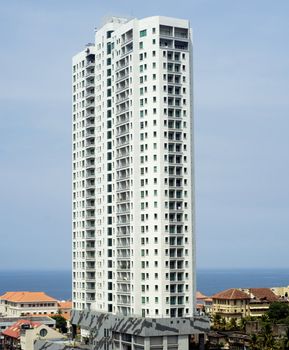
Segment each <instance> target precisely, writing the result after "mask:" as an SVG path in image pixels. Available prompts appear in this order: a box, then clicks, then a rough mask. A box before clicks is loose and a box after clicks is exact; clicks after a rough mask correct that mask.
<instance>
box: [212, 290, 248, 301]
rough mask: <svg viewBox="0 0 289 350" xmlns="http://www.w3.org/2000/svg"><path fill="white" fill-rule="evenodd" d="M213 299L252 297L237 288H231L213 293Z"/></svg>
mask: <svg viewBox="0 0 289 350" xmlns="http://www.w3.org/2000/svg"><path fill="white" fill-rule="evenodd" d="M212 299H226V300H244V299H250V296H249V295H248V294H247V293H245V292H242V291H240V290H239V289H237V288H230V289H227V290H224V291H222V292H219V293H217V294H215V295H213V296H212Z"/></svg>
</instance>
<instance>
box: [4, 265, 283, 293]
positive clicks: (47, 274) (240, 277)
mask: <svg viewBox="0 0 289 350" xmlns="http://www.w3.org/2000/svg"><path fill="white" fill-rule="evenodd" d="M71 285H72V281H71V271H69V270H66V271H45V270H44V271H37V270H34V271H27V270H25V271H24V270H23V271H20V270H17V271H16V270H13V271H7V270H6V271H4V270H0V295H2V294H3V293H5V292H6V291H43V292H45V293H47V294H48V295H50V296H52V297H54V298H56V299H58V300H67V299H71ZM288 285H289V269H198V270H197V290H199V291H201V292H202V293H203V294H205V295H207V296H211V295H213V294H215V293H217V292H219V291H221V290H224V289H228V288H247V287H277V286H288Z"/></svg>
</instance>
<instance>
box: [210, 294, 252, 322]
mask: <svg viewBox="0 0 289 350" xmlns="http://www.w3.org/2000/svg"><path fill="white" fill-rule="evenodd" d="M250 299H251V298H250V296H249V295H248V294H247V293H245V292H243V291H241V290H239V289H237V288H231V289H227V290H224V291H222V292H219V293H217V294H215V295H213V296H212V300H213V305H212V315H213V316H214V315H219V316H221V317H222V318H224V319H225V320H226V321H230V320H231V319H236V320H239V319H241V318H244V317H247V316H249V315H250V309H249V303H250Z"/></svg>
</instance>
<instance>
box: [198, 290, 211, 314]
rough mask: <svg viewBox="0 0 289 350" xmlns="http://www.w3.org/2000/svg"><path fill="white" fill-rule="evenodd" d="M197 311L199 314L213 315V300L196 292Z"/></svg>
mask: <svg viewBox="0 0 289 350" xmlns="http://www.w3.org/2000/svg"><path fill="white" fill-rule="evenodd" d="M196 303H197V311H198V312H199V314H201V315H203V314H205V315H210V314H211V313H212V305H213V299H212V298H210V297H208V296H206V295H204V294H203V293H202V292H199V291H197V292H196Z"/></svg>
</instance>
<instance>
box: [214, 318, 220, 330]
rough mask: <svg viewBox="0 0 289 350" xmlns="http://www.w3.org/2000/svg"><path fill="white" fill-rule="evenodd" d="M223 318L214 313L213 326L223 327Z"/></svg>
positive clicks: (216, 327)
mask: <svg viewBox="0 0 289 350" xmlns="http://www.w3.org/2000/svg"><path fill="white" fill-rule="evenodd" d="M221 320H222V317H221V316H220V315H218V314H215V315H213V328H214V329H217V330H219V329H221Z"/></svg>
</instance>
